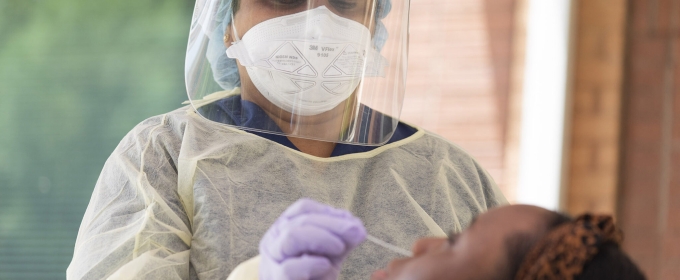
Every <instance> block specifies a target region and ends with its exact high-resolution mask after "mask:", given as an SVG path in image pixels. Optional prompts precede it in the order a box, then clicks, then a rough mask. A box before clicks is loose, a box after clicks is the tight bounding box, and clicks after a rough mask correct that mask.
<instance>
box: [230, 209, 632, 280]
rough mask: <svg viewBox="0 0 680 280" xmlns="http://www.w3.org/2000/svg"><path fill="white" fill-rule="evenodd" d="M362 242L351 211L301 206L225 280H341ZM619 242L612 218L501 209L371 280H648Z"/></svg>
mask: <svg viewBox="0 0 680 280" xmlns="http://www.w3.org/2000/svg"><path fill="white" fill-rule="evenodd" d="M293 233H294V234H293ZM365 238H366V231H365V229H364V226H363V224H362V222H361V220H359V219H357V218H355V217H354V216H352V214H351V213H349V212H348V211H345V210H342V209H335V208H332V207H330V206H328V205H324V204H321V203H318V202H315V201H312V200H304V199H303V200H300V201H298V202H296V203H295V204H293V205H292V206H291V207H289V208H288V210H286V211H285V212H284V214H282V215H281V217H280V218H279V220H277V222H276V223H275V224H274V225H273V226H272V228H270V230H269V231H268V232H267V233H266V234H265V236H264V237H263V239H262V241H261V243H260V256H259V257H256V258H253V259H251V260H249V261H247V262H245V263H243V264H242V265H241V266H239V267H237V269H236V270H235V271H234V272H233V273H232V275H230V277H229V279H228V280H232V279H264V280H270V279H337V278H338V272H339V271H340V268H341V267H342V263H343V261H344V259H345V257H346V256H347V254H349V253H350V252H351V251H352V250H353V249H354V248H355V247H356V246H358V245H359V243H361V242H362V241H363V240H364V239H365ZM620 242H621V232H620V231H619V230H618V229H617V228H616V226H615V225H614V223H613V220H612V218H611V217H609V216H598V215H589V214H587V215H581V216H579V217H577V218H576V219H571V218H569V217H567V216H564V215H561V214H558V213H556V212H553V211H548V210H546V209H543V208H539V207H535V206H528V205H512V206H504V207H499V208H495V209H492V210H490V211H488V212H486V213H484V214H481V215H479V216H477V217H476V218H475V219H474V220H473V222H472V223H471V224H470V226H469V227H468V228H467V229H466V230H464V231H463V232H461V233H459V234H451V235H449V237H448V238H424V239H420V240H418V241H417V242H416V243H415V244H414V246H413V250H412V251H413V257H410V258H403V259H396V260H393V261H392V262H391V263H390V264H389V265H388V266H387V267H386V268H385V269H382V270H379V271H376V272H375V273H373V275H372V276H371V279H372V280H388V279H389V280H411V279H420V280H430V279H432V280H434V279H456V280H468V279H479V280H482V279H489V280H495V279H499V280H500V279H509V280H512V279H516V280H533V279H621V280H628V279H631V280H637V279H645V277H644V276H643V275H642V273H641V272H640V270H639V269H638V268H637V266H636V265H635V264H634V263H633V262H632V261H631V260H630V259H629V258H628V256H627V255H626V254H625V253H624V252H623V251H622V250H621V249H620V247H619V244H620ZM343 243H344V245H343ZM258 270H259V273H258ZM258 274H259V275H258Z"/></svg>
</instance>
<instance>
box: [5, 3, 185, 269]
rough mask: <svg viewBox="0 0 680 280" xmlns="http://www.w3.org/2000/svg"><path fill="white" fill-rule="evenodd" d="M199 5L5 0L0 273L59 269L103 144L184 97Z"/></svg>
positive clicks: (109, 147) (108, 148) (109, 146)
mask: <svg viewBox="0 0 680 280" xmlns="http://www.w3.org/2000/svg"><path fill="white" fill-rule="evenodd" d="M192 8H193V1H187V0H162V1H161V0H119V1H86V0H59V1H48V0H0V279H22V278H24V279H53V278H64V276H65V269H66V267H67V265H68V263H69V261H70V259H71V256H72V254H73V246H74V244H75V238H76V234H77V231H78V226H79V225H80V220H81V219H82V216H83V213H84V212H85V208H86V207H87V203H88V201H89V196H90V194H91V193H92V189H93V187H94V185H95V182H96V180H97V177H98V175H99V172H100V170H101V168H102V166H103V164H104V161H105V160H106V158H107V157H108V155H109V154H110V153H111V152H112V151H113V149H114V148H115V146H116V145H117V143H118V141H120V139H121V138H122V137H123V136H124V135H125V133H127V132H128V131H129V130H130V129H131V128H132V127H133V126H134V125H135V124H137V123H138V122H140V121H142V120H143V119H145V118H147V117H150V116H152V115H156V114H161V113H164V112H167V111H170V110H172V109H175V108H177V107H179V106H180V102H181V101H183V100H185V99H186V93H185V88H184V74H183V73H184V55H185V49H186V41H187V36H188V30H189V24H190V20H191V12H192Z"/></svg>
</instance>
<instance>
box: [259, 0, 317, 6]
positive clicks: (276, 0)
mask: <svg viewBox="0 0 680 280" xmlns="http://www.w3.org/2000/svg"><path fill="white" fill-rule="evenodd" d="M267 2H269V3H270V4H272V5H274V6H275V7H283V8H291V7H297V6H298V5H300V4H302V3H306V2H307V0H267Z"/></svg>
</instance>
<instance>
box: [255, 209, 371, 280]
mask: <svg viewBox="0 0 680 280" xmlns="http://www.w3.org/2000/svg"><path fill="white" fill-rule="evenodd" d="M364 239H366V229H365V228H364V225H363V223H362V222H361V220H359V219H358V218H356V217H354V216H352V214H351V213H349V212H348V211H345V210H341V209H335V208H333V207H330V206H328V205H325V204H321V203H319V202H316V201H314V200H311V199H307V198H303V199H300V200H298V201H297V202H295V203H294V204H293V205H291V206H290V207H288V209H286V211H284V212H283V214H281V217H279V218H278V219H277V220H276V222H274V225H272V226H271V227H270V228H269V230H267V233H265V234H264V237H262V240H261V241H260V258H261V260H260V279H262V280H293V279H295V280H298V279H299V280H307V279H315V280H316V279H319V280H333V279H337V278H338V274H339V273H340V267H341V266H342V262H343V261H344V260H345V258H346V257H347V255H348V254H349V252H350V251H352V249H354V248H355V247H357V246H358V245H359V244H361V242H363V241H364Z"/></svg>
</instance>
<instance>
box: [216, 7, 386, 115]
mask: <svg viewBox="0 0 680 280" xmlns="http://www.w3.org/2000/svg"><path fill="white" fill-rule="evenodd" d="M303 19H304V20H303ZM310 22H311V23H313V24H308V23H310ZM289 23H292V24H289ZM340 23H341V24H340ZM271 34H281V35H280V36H279V37H276V36H274V37H273V38H272V37H271V36H272V35H271ZM310 34H311V35H310ZM265 35H266V36H269V37H265ZM370 42H371V34H370V31H369V30H368V29H367V28H366V27H365V26H363V25H362V24H359V23H357V22H354V21H352V20H349V19H345V18H343V17H340V16H337V15H335V14H333V13H332V12H331V11H330V10H328V9H327V8H326V7H325V6H321V7H318V8H316V9H313V10H309V11H306V12H302V13H298V14H293V15H288V16H283V17H279V18H274V19H271V20H268V21H265V22H262V23H260V24H258V25H256V26H254V27H253V28H251V29H250V30H249V31H248V32H247V33H246V34H245V35H244V36H243V40H240V41H237V42H236V43H235V44H234V45H232V46H231V47H230V48H229V49H227V55H228V56H229V57H231V58H236V59H238V61H239V63H241V65H243V66H245V67H246V70H247V72H248V75H249V76H250V79H251V80H252V81H253V84H254V85H255V87H257V89H258V90H259V91H260V93H262V95H263V96H265V97H266V98H267V99H269V101H271V102H272V103H274V104H275V105H277V106H279V107H280V108H282V109H284V110H286V111H288V112H291V113H295V114H298V115H315V114H319V113H322V112H325V111H328V110H330V109H332V108H333V107H335V106H337V105H338V104H340V102H342V101H343V100H345V99H347V98H348V97H349V96H350V95H351V94H352V93H353V92H354V90H355V89H356V88H357V86H358V85H359V83H360V82H361V79H362V77H364V76H375V74H380V73H382V72H383V68H384V67H385V66H387V63H386V62H384V58H382V56H380V54H379V53H378V52H377V51H375V50H374V49H373V48H372V47H371V46H370V44H371V43H370ZM367 53H368V54H373V55H374V56H376V57H378V58H379V59H376V58H373V59H370V58H368V57H367V56H366V54H367Z"/></svg>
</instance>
